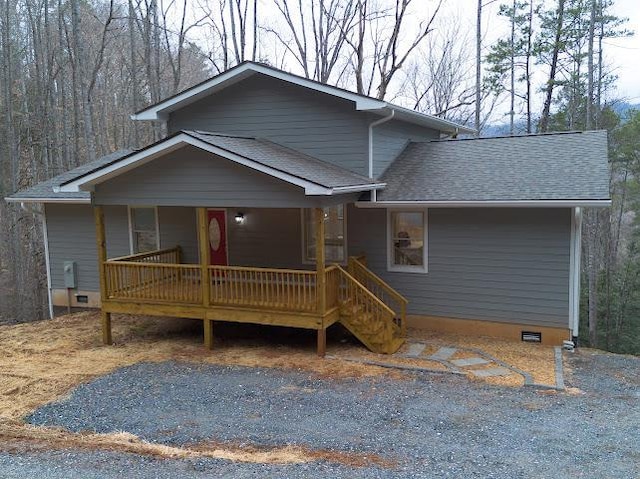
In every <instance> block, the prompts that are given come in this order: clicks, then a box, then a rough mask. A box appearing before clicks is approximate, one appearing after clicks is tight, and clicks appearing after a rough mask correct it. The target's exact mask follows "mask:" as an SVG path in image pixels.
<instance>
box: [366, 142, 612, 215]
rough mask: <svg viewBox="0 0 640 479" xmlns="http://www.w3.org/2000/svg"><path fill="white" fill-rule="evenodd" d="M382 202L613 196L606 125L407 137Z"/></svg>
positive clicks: (386, 174)
mask: <svg viewBox="0 0 640 479" xmlns="http://www.w3.org/2000/svg"><path fill="white" fill-rule="evenodd" d="M381 181H383V182H385V183H386V184H387V186H386V187H385V189H384V190H382V191H379V192H378V197H377V199H378V201H381V202H411V201H421V202H427V201H433V202H438V201H441V202H456V201H458V202H464V201H526V200H530V201H539V200H580V201H582V200H608V199H609V198H610V195H609V172H608V164H607V133H606V131H588V132H571V133H554V134H541V135H526V136H510V137H497V138H477V139H462V140H435V141H429V142H415V143H410V144H409V145H408V146H407V148H406V149H405V150H404V151H403V152H402V153H401V154H400V156H399V157H398V158H397V159H396V160H395V161H394V162H393V163H392V164H391V165H390V166H389V168H388V169H387V170H386V171H385V172H384V174H383V175H382V178H381Z"/></svg>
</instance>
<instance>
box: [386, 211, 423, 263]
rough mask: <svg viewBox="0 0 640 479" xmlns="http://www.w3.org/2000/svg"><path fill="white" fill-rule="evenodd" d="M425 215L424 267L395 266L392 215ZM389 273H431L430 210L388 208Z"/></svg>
mask: <svg viewBox="0 0 640 479" xmlns="http://www.w3.org/2000/svg"><path fill="white" fill-rule="evenodd" d="M413 212H421V213H423V222H422V227H423V232H424V233H423V234H424V236H423V238H422V240H423V245H424V247H423V249H422V255H423V258H422V263H423V264H422V266H409V265H397V264H393V241H392V235H393V225H392V224H391V214H392V213H413ZM387 271H392V272H397V273H419V274H426V273H428V272H429V209H428V208H387Z"/></svg>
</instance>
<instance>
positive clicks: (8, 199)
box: [4, 196, 91, 204]
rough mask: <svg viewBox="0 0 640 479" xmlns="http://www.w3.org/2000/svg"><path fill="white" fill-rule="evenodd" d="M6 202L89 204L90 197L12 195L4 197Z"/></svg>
mask: <svg viewBox="0 0 640 479" xmlns="http://www.w3.org/2000/svg"><path fill="white" fill-rule="evenodd" d="M4 200H5V201H6V202H7V203H66V204H90V203H91V198H55V197H46V196H42V197H38V198H17V197H13V196H9V197H6V198H5V199H4Z"/></svg>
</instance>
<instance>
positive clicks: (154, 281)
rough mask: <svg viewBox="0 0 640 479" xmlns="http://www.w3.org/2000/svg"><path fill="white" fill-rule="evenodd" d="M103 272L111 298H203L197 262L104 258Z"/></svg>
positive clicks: (188, 300) (181, 300)
mask: <svg viewBox="0 0 640 479" xmlns="http://www.w3.org/2000/svg"><path fill="white" fill-rule="evenodd" d="M105 274H106V286H107V297H108V298H111V299H136V300H147V301H163V302H164V301H166V302H173V303H191V304H198V303H201V302H202V294H201V292H202V290H201V288H200V279H201V274H200V267H199V266H198V265H191V264H165V263H147V262H135V261H107V262H105Z"/></svg>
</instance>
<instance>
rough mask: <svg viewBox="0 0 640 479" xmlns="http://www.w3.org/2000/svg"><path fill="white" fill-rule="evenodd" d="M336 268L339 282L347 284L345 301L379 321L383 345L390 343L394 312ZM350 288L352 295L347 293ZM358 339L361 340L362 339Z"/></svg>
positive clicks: (354, 279) (339, 268)
mask: <svg viewBox="0 0 640 479" xmlns="http://www.w3.org/2000/svg"><path fill="white" fill-rule="evenodd" d="M336 268H337V271H338V272H339V273H340V278H341V280H344V281H345V282H347V284H346V285H345V289H347V291H346V294H345V299H347V300H351V301H353V302H354V304H355V305H360V306H363V307H364V310H365V311H368V312H370V313H371V314H372V315H373V318H374V319H375V321H381V322H382V325H383V328H384V333H383V336H382V337H383V341H384V342H385V343H388V342H389V341H391V340H392V338H393V335H394V333H393V328H394V326H395V324H394V318H395V312H394V311H393V310H392V309H391V308H390V307H389V306H388V305H387V304H386V303H385V302H384V301H382V300H381V299H380V298H378V297H377V296H376V295H375V294H373V293H372V292H371V291H370V290H369V289H368V288H367V287H366V286H365V285H363V284H362V283H361V282H360V281H358V280H357V279H356V278H355V277H353V276H352V275H351V274H350V273H349V272H348V271H346V270H345V269H344V268H342V266H340V265H336ZM341 282H342V281H341ZM350 286H351V288H352V290H353V293H349V292H348V289H349V287H350ZM341 287H342V286H341ZM340 293H342V294H344V293H345V291H344V290H341V291H340ZM352 332H353V331H352ZM360 339H361V340H362V338H360Z"/></svg>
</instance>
